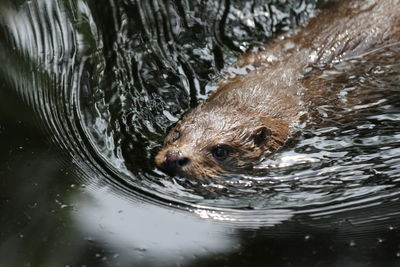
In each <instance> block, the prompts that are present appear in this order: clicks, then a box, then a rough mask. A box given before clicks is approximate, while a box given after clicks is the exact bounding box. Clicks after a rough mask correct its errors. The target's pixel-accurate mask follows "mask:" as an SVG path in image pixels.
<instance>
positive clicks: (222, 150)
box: [211, 145, 230, 160]
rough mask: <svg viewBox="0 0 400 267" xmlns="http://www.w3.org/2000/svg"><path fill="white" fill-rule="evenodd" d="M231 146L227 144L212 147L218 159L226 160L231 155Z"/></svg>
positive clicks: (213, 153)
mask: <svg viewBox="0 0 400 267" xmlns="http://www.w3.org/2000/svg"><path fill="white" fill-rule="evenodd" d="M229 152H230V151H229V147H228V146H227V145H217V146H215V147H213V148H212V149H211V153H212V155H213V157H214V158H216V159H217V160H224V159H226V158H227V157H228V155H229Z"/></svg>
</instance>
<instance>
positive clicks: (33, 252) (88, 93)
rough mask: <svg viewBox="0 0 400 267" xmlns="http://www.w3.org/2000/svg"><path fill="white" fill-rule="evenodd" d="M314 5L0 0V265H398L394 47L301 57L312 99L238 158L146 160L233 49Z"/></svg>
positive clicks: (290, 23) (399, 155)
mask: <svg viewBox="0 0 400 267" xmlns="http://www.w3.org/2000/svg"><path fill="white" fill-rule="evenodd" d="M315 7H316V3H315V1H311V0H310V1H298V2H297V1H200V0H198V1H180V0H176V1H172V0H171V1H167V0H165V1H134V0H110V1H90V0H88V1H83V0H76V1H68V0H64V1H61V0H58V1H53V0H52V1H50V0H38V1H21V0H20V1H2V2H1V3H0V25H1V26H0V62H1V63H2V65H1V67H0V82H1V83H0V157H1V159H2V160H1V161H0V210H1V217H0V266H1V267H3V266H7V267H8V266H175V265H178V266H179V265H184V266H214V265H215V266H217V265H218V266H219V265H226V266H247V265H256V266H258V265H259V266H399V264H400V228H399V227H400V220H399V219H400V199H399V197H400V193H399V189H398V187H399V184H400V167H399V166H400V164H399V163H400V93H399V92H400V78H399V77H400V63H399V62H400V61H399V58H400V56H399V55H400V46H393V47H390V48H387V49H385V50H384V51H378V52H376V53H374V54H372V55H369V56H366V57H364V58H360V59H357V60H354V61H352V62H347V63H345V64H338V65H335V66H332V67H330V68H323V69H319V68H318V67H315V68H314V69H312V70H310V72H309V73H307V75H309V76H310V77H314V78H315V77H318V78H317V79H319V80H320V81H321V83H324V84H326V86H325V87H324V88H322V89H323V91H322V92H321V94H320V95H319V97H316V98H315V99H313V102H315V103H318V108H312V107H310V114H311V113H312V114H313V115H312V117H311V118H310V120H309V121H308V122H307V123H305V125H302V126H301V127H300V131H299V133H298V134H296V135H295V136H294V137H293V138H292V140H291V141H290V142H289V144H288V145H287V147H286V148H285V149H284V150H283V151H281V152H280V153H277V154H276V155H275V156H274V157H272V158H271V159H269V160H266V161H265V162H263V163H262V164H260V166H257V169H256V170H255V171H254V173H252V174H251V175H247V176H240V177H239V176H237V177H228V178H227V179H224V180H221V181H217V182H212V183H203V184H202V183H195V182H191V181H186V180H184V179H175V178H171V177H167V176H165V175H164V174H163V173H161V172H159V171H158V170H157V169H155V166H154V163H153V157H154V156H155V154H156V153H157V151H158V150H159V149H160V147H161V145H162V141H163V138H164V136H165V133H166V132H167V130H168V128H169V127H170V126H171V125H173V123H174V122H176V121H177V120H178V119H179V117H180V116H181V115H182V114H183V113H184V112H185V111H187V110H188V109H189V108H190V107H193V106H195V105H196V104H197V103H199V102H200V101H203V100H204V99H206V98H207V96H208V94H209V93H210V92H211V91H212V90H213V89H215V88H216V83H217V81H218V77H219V75H220V74H221V73H222V72H223V71H225V70H228V71H229V66H230V65H231V64H232V63H233V62H235V59H236V58H237V57H238V56H239V55H241V54H242V53H243V52H245V51H247V50H249V49H252V48H253V47H257V46H260V45H261V44H263V43H265V42H266V40H268V38H270V37H271V35H272V34H273V33H275V32H280V31H285V30H288V29H290V28H293V27H296V26H297V25H298V24H299V23H301V22H302V21H304V20H306V19H307V18H308V17H309V16H310V15H312V14H313V11H314V10H315ZM349 70H350V71H349ZM305 104H306V105H307V103H305Z"/></svg>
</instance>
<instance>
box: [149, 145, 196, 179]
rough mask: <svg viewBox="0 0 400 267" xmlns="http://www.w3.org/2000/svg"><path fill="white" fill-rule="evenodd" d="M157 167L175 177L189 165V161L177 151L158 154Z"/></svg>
mask: <svg viewBox="0 0 400 267" xmlns="http://www.w3.org/2000/svg"><path fill="white" fill-rule="evenodd" d="M156 162H157V165H158V166H159V167H160V168H161V169H163V170H164V171H165V172H166V173H168V174H170V175H177V174H179V173H181V172H182V169H183V168H184V167H187V166H188V165H189V164H190V159H189V158H188V157H185V156H184V155H183V154H182V152H181V151H179V150H170V151H166V152H165V153H162V152H160V154H159V155H157V158H156Z"/></svg>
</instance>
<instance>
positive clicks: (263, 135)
mask: <svg viewBox="0 0 400 267" xmlns="http://www.w3.org/2000/svg"><path fill="white" fill-rule="evenodd" d="M270 135H272V132H271V130H270V129H268V128H267V127H260V128H258V129H257V130H255V131H254V133H253V135H252V136H251V137H252V138H253V140H254V143H255V144H256V145H257V146H261V145H263V144H265V143H266V141H267V137H268V136H270Z"/></svg>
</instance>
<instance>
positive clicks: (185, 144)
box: [155, 103, 289, 179]
mask: <svg viewBox="0 0 400 267" xmlns="http://www.w3.org/2000/svg"><path fill="white" fill-rule="evenodd" d="M206 104H207V103H206ZM206 104H203V105H200V106H198V107H197V108H195V109H194V110H192V111H191V112H190V113H188V114H186V116H184V117H183V119H182V120H181V121H180V122H178V123H177V124H176V125H175V127H174V128H173V129H172V130H171V131H170V133H169V134H168V136H167V137H166V139H165V144H164V147H163V149H162V150H161V151H160V152H159V153H158V155H157V156H156V159H155V161H156V164H157V166H158V167H159V168H160V169H161V170H163V171H165V172H166V173H168V174H170V175H178V176H183V177H187V178H195V179H206V178H217V177H218V176H220V175H221V174H224V173H227V172H230V173H233V172H240V171H241V170H246V169H251V168H252V167H253V166H254V164H256V163H258V162H259V161H260V159H261V158H262V156H264V155H269V154H271V153H272V152H274V151H276V150H277V149H279V148H280V147H281V146H282V145H283V142H284V141H285V140H286V138H287V137H288V135H289V129H288V125H287V124H285V123H284V122H283V121H282V120H274V119H271V118H266V117H257V115H258V114H254V112H250V111H246V110H240V109H236V110H235V111H232V109H227V108H226V107H223V106H222V107H213V108H210V107H208V105H206Z"/></svg>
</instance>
